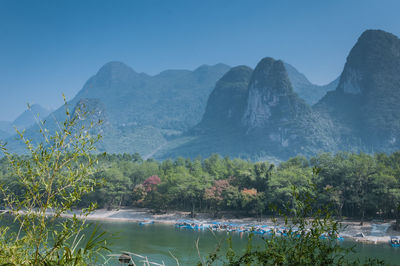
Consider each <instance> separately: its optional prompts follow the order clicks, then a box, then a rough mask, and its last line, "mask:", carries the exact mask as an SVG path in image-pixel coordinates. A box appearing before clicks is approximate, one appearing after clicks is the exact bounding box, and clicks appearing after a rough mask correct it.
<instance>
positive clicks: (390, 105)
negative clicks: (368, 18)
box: [316, 30, 400, 152]
mask: <svg viewBox="0 0 400 266" xmlns="http://www.w3.org/2000/svg"><path fill="white" fill-rule="evenodd" d="M316 109H317V110H318V111H319V112H321V113H323V114H324V115H326V116H328V117H329V118H330V119H332V120H333V121H334V122H335V124H336V127H338V128H340V129H341V132H342V137H341V138H342V143H343V146H342V148H343V149H351V148H354V147H355V146H356V147H357V149H360V150H363V151H367V152H373V151H385V152H391V151H394V150H397V149H399V148H400V112H399V111H400V40H399V38H398V37H396V36H395V35H393V34H391V33H388V32H384V31H381V30H367V31H365V32H364V33H363V34H362V35H361V36H360V38H359V39H358V41H357V43H356V44H355V46H354V47H353V48H352V50H351V51H350V54H349V56H348V57H347V61H346V64H345V67H344V69H343V73H342V75H341V78H340V82H339V85H338V87H337V89H336V91H333V92H330V93H328V94H327V95H326V96H325V97H324V98H323V99H322V100H321V101H320V103H318V104H317V105H316Z"/></svg>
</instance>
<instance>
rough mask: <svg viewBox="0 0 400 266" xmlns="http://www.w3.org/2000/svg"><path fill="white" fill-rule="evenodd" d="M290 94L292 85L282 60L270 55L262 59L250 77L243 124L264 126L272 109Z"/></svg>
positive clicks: (252, 126) (253, 126)
mask: <svg viewBox="0 0 400 266" xmlns="http://www.w3.org/2000/svg"><path fill="white" fill-rule="evenodd" d="M292 94H293V89H292V85H291V84H290V81H289V77H288V74H287V72H286V69H285V66H284V64H283V62H282V61H281V60H274V59H273V58H271V57H266V58H264V59H262V60H261V61H260V62H259V63H258V64H257V66H256V68H255V70H254V71H253V74H252V77H251V81H250V84H249V92H248V104H247V108H246V112H245V115H244V117H243V124H245V125H247V126H249V127H250V128H255V127H264V126H266V125H267V124H268V123H269V122H268V121H269V118H270V117H271V116H272V115H273V114H272V113H273V112H272V110H273V109H275V107H277V106H279V105H280V106H283V105H282V103H281V100H282V99H283V98H284V97H285V96H288V95H292Z"/></svg>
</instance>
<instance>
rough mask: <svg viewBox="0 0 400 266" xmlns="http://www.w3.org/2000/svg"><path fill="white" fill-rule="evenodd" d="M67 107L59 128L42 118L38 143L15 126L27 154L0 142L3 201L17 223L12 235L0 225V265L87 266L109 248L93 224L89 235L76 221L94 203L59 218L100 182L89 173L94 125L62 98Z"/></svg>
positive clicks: (83, 226)
mask: <svg viewBox="0 0 400 266" xmlns="http://www.w3.org/2000/svg"><path fill="white" fill-rule="evenodd" d="M65 107H66V117H67V118H66V119H65V121H64V122H63V123H62V124H61V125H59V130H57V131H55V132H50V131H49V130H47V129H45V127H44V126H45V122H41V123H40V124H39V125H40V134H41V136H42V138H43V142H41V143H35V142H33V141H32V140H30V139H27V138H26V137H25V136H24V132H20V131H18V130H17V133H18V135H19V137H20V139H21V140H22V142H23V143H24V144H25V146H26V149H27V152H28V155H27V156H16V155H14V154H11V153H10V152H9V151H8V149H7V147H6V145H5V144H1V145H0V149H1V151H2V152H3V154H4V155H5V158H4V159H3V160H2V162H3V164H4V167H7V170H6V171H5V172H6V173H7V174H6V175H7V178H6V179H3V180H2V182H1V186H0V190H1V192H2V196H3V197H2V200H3V203H4V206H5V207H6V208H7V210H8V211H9V213H10V214H11V215H12V216H11V217H12V218H13V220H14V224H17V225H18V231H17V232H15V233H14V232H11V230H9V227H2V228H1V231H0V262H1V263H2V264H12V265H54V264H57V265H60V264H70V265H76V264H91V263H94V262H95V261H96V260H97V258H98V255H100V253H99V252H100V251H101V250H103V249H107V248H106V247H105V246H104V244H105V239H104V233H100V232H99V231H98V228H95V229H94V230H93V232H92V234H91V235H90V236H88V237H87V236H86V232H87V231H84V230H85V229H86V228H87V225H86V224H85V222H84V220H80V219H78V218H79V216H83V217H84V216H86V215H88V214H89V213H90V212H91V211H92V210H93V209H94V208H95V207H96V205H95V204H89V205H88V206H87V208H85V209H83V210H82V211H81V212H79V213H74V214H73V217H72V218H63V219H61V218H62V217H64V215H65V214H67V212H68V211H70V210H71V208H72V207H73V206H75V205H76V204H77V203H79V201H80V200H81V199H82V197H83V196H84V195H85V194H88V193H89V192H93V190H94V188H95V187H96V186H97V185H98V183H99V182H98V180H96V179H95V178H94V177H93V174H94V173H95V171H96V169H95V165H96V163H97V160H96V159H95V158H93V156H91V155H90V153H91V152H93V151H94V145H95V143H96V142H97V141H98V140H99V138H100V136H99V135H98V136H93V135H92V134H91V130H92V128H93V127H94V126H95V124H94V123H93V121H90V120H89V118H90V114H88V113H86V112H85V111H84V110H82V109H77V108H76V109H75V110H74V111H73V112H72V113H70V111H69V109H68V105H67V103H66V102H65ZM98 122H101V121H98ZM5 180H7V181H10V182H4V181H5ZM86 230H87V229H86Z"/></svg>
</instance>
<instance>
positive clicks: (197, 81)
mask: <svg viewBox="0 0 400 266" xmlns="http://www.w3.org/2000/svg"><path fill="white" fill-rule="evenodd" d="M399 74H400V41H399V39H398V38H397V37H396V36H394V35H392V34H390V33H386V32H384V31H379V30H368V31H366V32H364V33H363V34H362V35H361V36H360V38H359V39H358V41H357V43H356V44H355V46H354V47H353V49H352V50H351V52H350V53H349V56H348V58H347V62H346V64H345V66H344V69H343V72H342V74H341V75H340V77H339V78H337V79H336V80H334V81H333V82H331V83H329V84H327V85H325V86H318V85H314V84H312V83H311V82H310V81H309V80H308V79H307V78H306V77H305V76H304V75H303V74H301V73H300V72H299V71H297V70H296V69H295V68H294V67H292V66H291V65H289V64H287V63H284V62H282V61H280V60H275V59H273V58H268V57H267V58H264V59H263V60H261V61H260V62H259V63H258V65H257V66H256V68H255V69H254V70H253V69H251V68H250V67H247V66H237V67H233V68H231V69H229V67H228V66H226V65H223V64H217V65H214V66H206V65H204V66H201V67H199V68H197V69H195V70H194V71H189V70H166V71H163V72H161V73H159V74H158V75H154V76H150V75H147V74H144V73H137V72H135V71H134V70H133V69H131V68H130V67H129V66H127V65H125V64H123V63H121V62H110V63H107V64H106V65H104V66H103V67H102V68H101V69H100V70H99V71H98V72H97V74H96V75H94V76H93V77H91V78H90V79H89V80H88V81H87V82H86V83H85V85H84V86H83V88H82V90H81V91H80V92H79V93H78V94H77V95H76V96H75V97H74V98H73V99H72V100H71V101H70V102H69V106H70V109H74V108H76V106H77V105H78V106H79V105H81V104H83V103H84V104H86V105H87V106H88V107H89V110H90V111H92V112H93V113H96V114H97V115H98V117H97V118H99V119H101V120H103V121H104V122H103V125H102V126H101V127H100V128H99V129H98V131H96V132H99V133H101V134H102V135H103V136H104V139H103V141H102V142H101V143H100V144H99V146H98V148H99V150H100V151H108V152H112V153H122V152H127V153H133V152H139V153H141V154H142V155H143V156H144V157H146V158H148V157H150V156H154V157H155V158H168V157H177V156H187V157H196V156H198V155H200V156H208V155H210V154H211V153H220V154H222V155H228V156H232V157H244V158H251V159H255V160H257V159H265V158H268V159H273V158H278V159H287V158H288V157H291V156H295V155H298V154H302V155H306V156H308V155H313V154H315V153H318V152H336V151H339V150H347V151H365V152H372V151H384V152H391V151H394V150H396V149H399V148H400V144H399V139H400V112H399V110H400V106H399V103H400V75H399ZM321 97H322V98H321ZM320 98H321V99H320ZM315 101H318V102H317V103H315V104H313V103H314V102H315ZM64 114H65V111H64V107H60V108H59V109H58V110H56V111H55V112H53V113H52V114H51V116H49V118H48V120H49V121H48V122H47V126H48V127H50V129H55V128H56V127H55V125H56V124H55V123H54V122H51V120H52V119H56V120H58V121H62V120H63V119H64V117H65V115H64ZM0 129H1V128H0ZM35 130H37V128H35V127H33V128H30V129H29V130H28V131H27V133H28V134H30V136H32V137H33V139H36V135H35V133H34V131H35ZM14 144H15V142H12V141H11V145H14Z"/></svg>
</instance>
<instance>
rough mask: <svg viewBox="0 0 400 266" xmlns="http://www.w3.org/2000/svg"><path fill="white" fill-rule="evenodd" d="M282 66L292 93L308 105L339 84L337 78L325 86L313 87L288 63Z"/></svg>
mask: <svg viewBox="0 0 400 266" xmlns="http://www.w3.org/2000/svg"><path fill="white" fill-rule="evenodd" d="M284 64H285V68H286V71H287V73H288V76H289V80H290V82H291V83H292V86H293V90H294V92H296V93H297V95H299V97H300V98H302V99H303V100H305V101H306V103H308V104H309V105H313V104H315V103H317V102H318V101H319V100H320V99H321V98H322V97H323V96H325V94H326V93H327V92H328V91H332V90H335V89H336V87H337V85H338V83H339V78H336V79H335V80H334V81H332V82H330V83H328V84H326V85H323V86H319V85H315V84H313V83H311V82H310V81H309V80H308V79H307V77H306V76H305V75H304V74H302V73H300V72H299V71H298V70H297V69H296V68H295V67H293V66H292V65H290V64H288V63H284Z"/></svg>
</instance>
